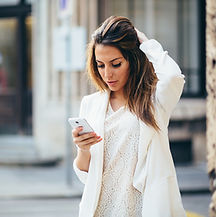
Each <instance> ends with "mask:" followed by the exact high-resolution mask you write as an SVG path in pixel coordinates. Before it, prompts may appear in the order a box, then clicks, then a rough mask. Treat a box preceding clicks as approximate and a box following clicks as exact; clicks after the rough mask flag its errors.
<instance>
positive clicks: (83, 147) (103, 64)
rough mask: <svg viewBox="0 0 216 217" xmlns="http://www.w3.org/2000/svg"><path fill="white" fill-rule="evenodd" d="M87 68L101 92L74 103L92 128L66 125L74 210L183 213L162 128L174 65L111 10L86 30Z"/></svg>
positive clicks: (177, 82) (172, 95)
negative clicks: (78, 196) (76, 192)
mask: <svg viewBox="0 0 216 217" xmlns="http://www.w3.org/2000/svg"><path fill="white" fill-rule="evenodd" d="M87 70H88V74H89V76H90V78H91V80H92V81H93V83H94V84H95V86H96V88H97V89H98V90H99V91H98V92H96V93H94V94H91V95H89V96H85V97H84V98H83V100H82V102H81V108H80V116H81V117H84V118H86V119H87V121H88V122H89V123H90V125H92V127H93V129H94V130H95V133H86V134H84V135H82V136H79V135H78V134H79V132H80V131H82V128H77V129H75V130H73V132H72V135H73V141H74V143H75V144H76V145H77V147H78V154H77V157H76V159H75V161H74V169H75V172H76V173H77V175H78V177H79V178H80V180H81V181H82V182H83V183H84V184H85V188H84V192H83V196H82V200H81V203H80V212H79V216H80V217H99V216H100V217H103V216H104V217H113V216H115V217H141V216H143V217H183V216H186V215H185V212H184V208H183V206H182V202H181V196H180V193H179V189H178V184H177V179H176V173H175V168H174V165H173V161H172V156H171V154H170V149H169V141H168V134H167V127H168V123H169V118H170V114H171V112H172V110H173V108H174V106H175V105H176V103H177V102H178V101H179V98H180V96H181V93H182V89H183V86H184V75H182V74H181V71H180V69H179V67H178V65H177V64H176V63H175V62H174V60H173V59H172V58H171V57H170V56H169V55H168V52H167V51H163V48H162V47H161V45H160V43H159V42H157V41H156V40H154V39H150V40H148V39H147V38H146V36H145V35H144V33H141V32H139V31H138V30H136V29H135V28H134V26H133V25H132V23H131V22H130V21H129V20H128V19H127V18H125V17H118V16H112V17H110V18H108V19H107V20H105V22H104V23H103V24H102V25H101V26H100V27H99V28H98V29H97V30H96V31H95V33H94V34H93V36H92V41H91V42H90V44H89V47H88V61H87Z"/></svg>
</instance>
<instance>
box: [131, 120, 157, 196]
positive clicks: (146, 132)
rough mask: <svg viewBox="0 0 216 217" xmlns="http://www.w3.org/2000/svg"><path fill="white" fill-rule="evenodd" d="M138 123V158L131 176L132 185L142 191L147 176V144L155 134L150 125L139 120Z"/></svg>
mask: <svg viewBox="0 0 216 217" xmlns="http://www.w3.org/2000/svg"><path fill="white" fill-rule="evenodd" d="M139 123H140V124H139V125H140V137H139V144H138V160H137V164H136V168H135V173H134V177H133V186H134V187H135V188H136V189H137V190H138V191H140V192H141V193H143V192H144V188H145V182H146V176H147V165H146V164H147V162H146V158H147V153H148V148H149V145H150V143H151V141H152V138H153V136H154V134H155V130H154V129H153V128H152V127H149V126H147V125H146V124H145V123H144V122H143V121H141V120H139Z"/></svg>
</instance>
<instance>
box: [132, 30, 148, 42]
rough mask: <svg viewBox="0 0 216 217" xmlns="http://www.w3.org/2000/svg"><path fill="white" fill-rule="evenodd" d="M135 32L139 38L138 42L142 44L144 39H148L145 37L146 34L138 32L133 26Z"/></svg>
mask: <svg viewBox="0 0 216 217" xmlns="http://www.w3.org/2000/svg"><path fill="white" fill-rule="evenodd" d="M135 30H136V32H137V36H138V39H139V42H140V43H141V44H142V43H143V42H144V41H148V38H147V37H146V35H145V34H144V33H143V32H140V31H139V30H138V29H137V28H135Z"/></svg>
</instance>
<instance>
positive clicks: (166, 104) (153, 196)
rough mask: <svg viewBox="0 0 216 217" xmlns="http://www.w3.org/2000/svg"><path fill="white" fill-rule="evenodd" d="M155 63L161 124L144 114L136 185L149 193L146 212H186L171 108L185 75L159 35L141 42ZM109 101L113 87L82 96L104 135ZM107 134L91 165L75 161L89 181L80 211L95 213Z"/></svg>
mask: <svg viewBox="0 0 216 217" xmlns="http://www.w3.org/2000/svg"><path fill="white" fill-rule="evenodd" d="M140 49H141V50H142V51H143V52H144V53H145V54H146V56H147V58H148V59H149V61H151V62H152V63H153V66H154V69H155V72H156V74H157V77H158V78H159V81H158V83H157V87H156V97H155V119H156V121H157V123H158V125H159V127H160V129H161V131H160V132H156V131H155V130H154V129H153V128H152V127H150V126H147V125H146V124H145V123H144V122H142V121H141V120H140V121H139V123H140V138H139V144H138V161H137V165H136V168H135V173H134V177H133V186H134V187H135V188H136V189H137V190H138V191H140V192H141V193H142V194H143V206H142V216H143V217H186V214H185V211H184V208H183V206H182V201H181V195H180V192H179V187H178V183H177V178H176V172H175V167H174V164H173V160H172V156H171V153H170V148H169V140H168V124H169V118H170V115H171V112H172V110H173V108H174V107H175V105H176V104H177V102H178V101H179V99H180V96H181V94H182V90H183V86H184V82H185V81H184V75H182V74H181V70H180V68H179V67H178V65H177V64H176V63H175V61H174V60H173V59H172V58H171V57H170V56H169V55H168V52H167V51H164V50H163V48H162V46H161V45H160V43H159V42H158V41H156V40H155V39H150V40H148V41H145V42H143V43H142V44H141V45H140ZM108 101H109V91H108V92H96V93H94V94H91V95H89V96H85V97H84V98H83V100H82V102H81V107H80V117H84V118H86V119H87V121H88V122H89V123H90V124H91V125H92V127H93V128H94V130H95V131H96V133H97V134H98V135H100V136H101V137H102V138H104V121H105V114H106V109H107V105H108ZM103 153H104V140H102V141H101V142H99V143H97V144H95V145H94V146H92V147H91V161H90V166H89V171H88V173H87V172H84V171H80V170H79V169H78V168H77V166H76V160H75V161H74V163H73V166H74V170H75V172H76V174H77V176H78V177H79V179H80V180H81V181H82V182H83V183H84V184H85V187H84V191H83V195H82V200H81V203H80V212H79V217H93V216H94V213H95V210H96V207H97V204H98V199H99V195H100V189H101V181H102V171H103Z"/></svg>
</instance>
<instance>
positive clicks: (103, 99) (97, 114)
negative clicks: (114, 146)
mask: <svg viewBox="0 0 216 217" xmlns="http://www.w3.org/2000/svg"><path fill="white" fill-rule="evenodd" d="M109 93H110V92H109V91H106V92H102V93H101V95H100V96H99V97H100V99H98V105H97V106H96V107H95V108H97V109H95V111H94V115H93V116H94V123H95V124H94V125H95V126H94V128H95V131H96V133H97V134H98V135H100V136H101V137H102V138H103V139H102V141H101V142H99V143H97V144H95V147H94V146H93V147H92V148H95V166H94V168H95V173H96V177H95V178H96V180H95V181H96V186H98V188H97V193H96V200H95V204H94V208H96V206H97V203H98V199H99V195H100V188H101V182H102V173H103V157H104V122H105V116H106V110H107V106H108V102H109Z"/></svg>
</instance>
